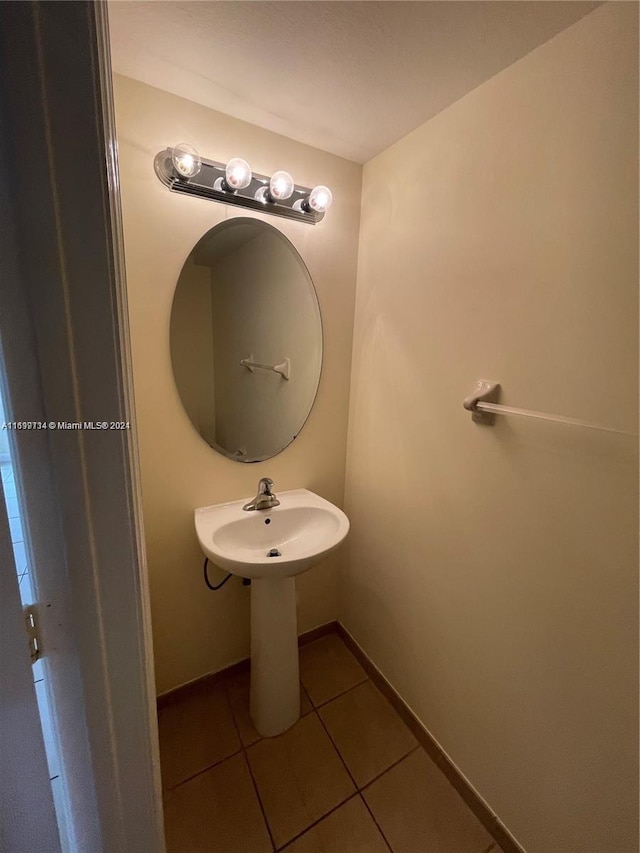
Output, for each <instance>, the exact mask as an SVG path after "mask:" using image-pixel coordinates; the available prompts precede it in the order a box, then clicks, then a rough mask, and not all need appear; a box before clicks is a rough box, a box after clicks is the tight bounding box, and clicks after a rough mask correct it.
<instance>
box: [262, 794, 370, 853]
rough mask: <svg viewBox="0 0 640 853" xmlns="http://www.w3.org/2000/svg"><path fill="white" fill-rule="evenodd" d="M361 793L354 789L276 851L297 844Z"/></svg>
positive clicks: (279, 851)
mask: <svg viewBox="0 0 640 853" xmlns="http://www.w3.org/2000/svg"><path fill="white" fill-rule="evenodd" d="M359 794H360V792H359V791H354V792H353V794H349V796H348V797H347V798H346V800H342V801H341V802H339V803H338V804H337V805H336V806H333V807H332V808H331V809H329V811H328V812H327V813H326V814H323V815H322V816H321V817H319V818H317V819H316V820H314V821H313V823H310V824H309V826H306V827H305V828H304V829H303V830H302V831H301V832H299V833H298V834H297V835H294V836H293V838H290V839H289V840H288V841H286V842H285V843H284V844H283V845H282V847H277V848H276V853H281V851H286V849H287V847H290V846H291V845H292V844H295V842H296V841H298V840H299V839H300V838H302V836H303V835H306V834H307V832H309V831H310V830H311V829H313V828H314V827H315V826H317V825H318V824H319V823H322V821H323V820H324V819H325V818H327V817H329V816H330V815H332V814H333V813H334V812H337V811H338V809H341V808H342V806H345V805H346V804H347V803H350V802H351V800H355V799H356V797H357V796H359Z"/></svg>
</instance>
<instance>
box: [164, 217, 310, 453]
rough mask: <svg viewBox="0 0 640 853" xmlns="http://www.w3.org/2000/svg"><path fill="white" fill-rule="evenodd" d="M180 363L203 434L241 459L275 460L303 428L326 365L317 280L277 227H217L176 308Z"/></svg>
mask: <svg viewBox="0 0 640 853" xmlns="http://www.w3.org/2000/svg"><path fill="white" fill-rule="evenodd" d="M170 345H171V361H172V364H173V373H174V376H175V380H176V385H177V386H178V391H179V393H180V397H181V399H182V403H183V405H184V408H185V410H186V412H187V414H188V415H189V417H190V418H191V421H192V423H193V425H194V427H195V428H196V429H197V430H198V432H199V433H200V435H201V436H202V437H203V438H204V440H205V441H206V442H207V443H208V444H209V445H210V446H211V447H213V449H214V450H217V451H218V452H219V453H222V454H223V455H224V456H227V457H228V458H229V459H235V460H237V461H238V462H261V461H263V460H264V459H270V458H271V457H272V456H275V455H276V454H277V453H280V451H281V450H284V448H285V447H286V446H287V445H288V444H289V443H290V442H291V441H293V439H294V438H295V437H296V436H297V435H298V433H299V432H300V430H301V429H302V427H303V425H304V423H305V421H306V420H307V417H308V416H309V412H310V411H311V407H312V406H313V401H314V399H315V396H316V391H317V389H318V382H319V380H320V369H321V366H322V323H321V319H320V307H319V305H318V299H317V296H316V292H315V288H314V286H313V282H312V280H311V276H310V275H309V272H308V270H307V268H306V266H305V265H304V263H303V261H302V259H301V257H300V255H299V254H298V253H297V251H296V250H295V249H294V247H293V246H292V245H291V243H290V242H289V240H287V238H286V237H285V236H284V235H283V234H281V233H280V232H279V231H278V230H277V229H276V228H274V227H273V226H272V225H268V224H267V223H265V222H261V221H260V220H257V219H247V218H242V217H239V218H235V219H230V220H227V221H226V222H223V223H221V224H220V225H216V226H215V228H212V229H211V230H210V231H208V232H207V233H206V234H205V235H204V237H203V238H202V239H201V240H200V241H199V242H198V243H197V245H196V246H195V248H194V249H193V251H192V252H191V254H190V255H189V257H188V258H187V260H186V261H185V264H184V266H183V268H182V272H181V273H180V277H179V279H178V284H177V285H176V292H175V295H174V298H173V306H172V309H171V328H170Z"/></svg>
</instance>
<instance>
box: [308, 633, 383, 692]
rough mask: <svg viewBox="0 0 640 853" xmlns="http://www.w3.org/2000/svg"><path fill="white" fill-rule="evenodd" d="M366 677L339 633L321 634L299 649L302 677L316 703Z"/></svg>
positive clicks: (358, 682)
mask: <svg viewBox="0 0 640 853" xmlns="http://www.w3.org/2000/svg"><path fill="white" fill-rule="evenodd" d="M366 678H367V674H366V672H365V671H364V670H363V669H362V667H361V666H360V664H359V663H358V661H357V660H356V659H355V658H354V656H353V655H352V654H351V652H350V651H349V649H348V648H347V647H346V646H345V644H344V643H343V642H342V640H341V639H340V637H339V636H338V635H337V634H329V635H328V636H327V637H321V638H320V639H319V640H315V641H314V642H313V643H308V644H307V645H306V646H302V648H301V649H300V680H301V681H302V683H303V685H304V687H305V690H306V691H307V693H308V694H309V697H310V699H311V701H312V702H313V704H314V705H315V706H316V707H318V705H322V703H323V702H328V701H329V699H333V698H335V697H336V696H338V695H339V694H340V693H344V691H345V690H348V689H349V688H350V687H354V686H355V685H356V684H360V682H362V681H365V680H366Z"/></svg>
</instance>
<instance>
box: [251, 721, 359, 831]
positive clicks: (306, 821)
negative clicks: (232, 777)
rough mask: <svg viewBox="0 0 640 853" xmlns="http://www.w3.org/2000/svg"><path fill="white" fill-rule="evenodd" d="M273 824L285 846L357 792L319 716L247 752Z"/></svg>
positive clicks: (263, 740)
mask: <svg viewBox="0 0 640 853" xmlns="http://www.w3.org/2000/svg"><path fill="white" fill-rule="evenodd" d="M247 757H248V759H249V764H250V765H251V772H252V773H253V778H254V779H255V782H256V785H257V788H258V793H259V795H260V799H261V800H262V805H263V807H264V811H265V814H266V816H267V821H268V822H269V827H270V829H271V833H272V835H273V839H274V841H275V843H276V847H281V846H282V845H283V844H285V843H286V842H287V841H290V840H291V839H292V838H293V837H294V836H296V835H298V834H299V833H301V832H303V830H305V829H307V827H309V826H310V825H311V824H312V823H314V822H315V821H317V820H318V819H319V818H321V817H323V816H324V815H326V814H327V812H329V811H331V809H333V808H335V806H337V805H339V804H340V803H341V802H343V801H344V800H346V799H347V798H348V797H349V796H350V795H351V794H352V793H353V792H354V790H355V788H354V785H353V782H352V781H351V779H350V778H349V774H348V773H347V771H346V770H345V769H344V766H343V764H342V762H341V761H340V757H339V756H338V754H337V752H336V751H335V749H334V747H333V744H332V743H331V741H330V739H329V737H328V735H327V733H326V732H325V730H324V729H323V727H322V724H321V722H320V720H319V719H318V717H317V716H316V715H315V714H307V716H306V717H302V719H301V720H298V722H297V723H296V724H295V726H292V728H290V729H289V731H287V732H285V733H284V734H282V735H278V737H274V738H263V739H262V740H260V741H258V743H256V744H254V745H253V746H252V747H250V748H249V749H248V750H247Z"/></svg>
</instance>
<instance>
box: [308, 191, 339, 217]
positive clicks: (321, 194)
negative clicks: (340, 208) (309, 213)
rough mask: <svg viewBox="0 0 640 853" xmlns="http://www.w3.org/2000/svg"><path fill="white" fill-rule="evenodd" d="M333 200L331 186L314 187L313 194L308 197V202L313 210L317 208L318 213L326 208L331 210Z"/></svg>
mask: <svg viewBox="0 0 640 853" xmlns="http://www.w3.org/2000/svg"><path fill="white" fill-rule="evenodd" d="M332 201H333V196H332V195H331V190H330V189H329V187H323V186H319V187H314V188H313V189H312V190H311V194H310V196H309V198H308V199H307V204H308V205H309V207H310V208H311V210H315V211H316V213H323V212H324V211H325V210H329V208H330V207H331V202H332Z"/></svg>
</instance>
